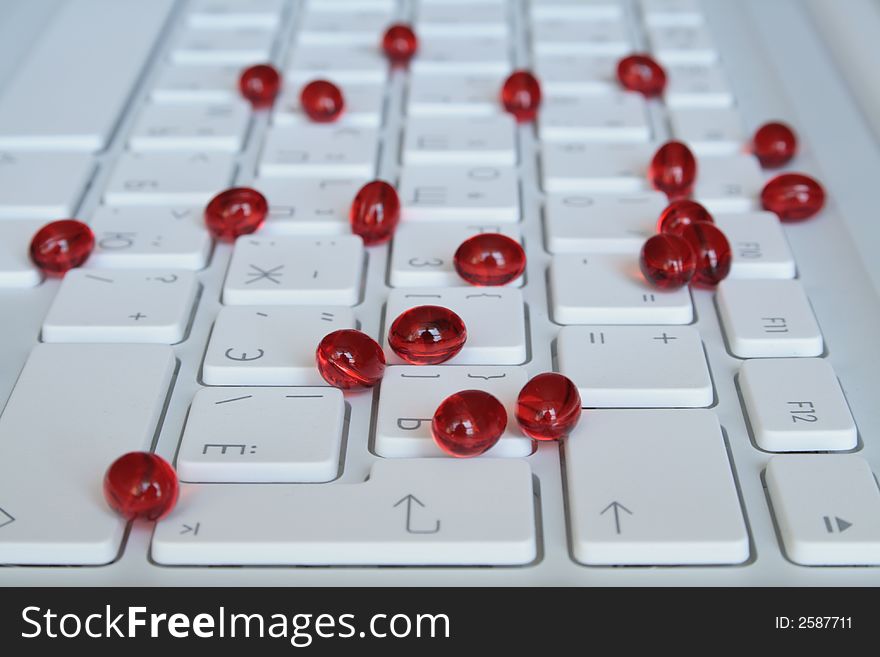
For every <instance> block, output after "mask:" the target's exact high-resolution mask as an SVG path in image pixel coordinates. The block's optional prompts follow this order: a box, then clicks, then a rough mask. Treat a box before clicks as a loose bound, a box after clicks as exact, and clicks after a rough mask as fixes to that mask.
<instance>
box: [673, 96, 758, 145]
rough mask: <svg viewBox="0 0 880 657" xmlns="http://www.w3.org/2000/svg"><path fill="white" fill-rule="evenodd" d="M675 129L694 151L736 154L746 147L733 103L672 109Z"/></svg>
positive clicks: (678, 137)
mask: <svg viewBox="0 0 880 657" xmlns="http://www.w3.org/2000/svg"><path fill="white" fill-rule="evenodd" d="M669 120H670V122H671V123H672V133H673V134H674V135H675V138H676V139H677V140H679V141H683V142H685V143H687V145H688V146H689V147H690V149H691V151H693V153H694V155H697V156H701V155H708V156H712V155H736V154H737V153H740V152H742V151H743V149H744V148H745V143H746V138H745V136H744V134H743V129H742V123H741V121H740V116H739V112H738V111H737V110H735V109H733V108H730V107H716V108H698V109H692V108H687V109H684V108H682V109H672V108H670V110H669Z"/></svg>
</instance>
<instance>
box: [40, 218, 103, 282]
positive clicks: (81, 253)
mask: <svg viewBox="0 0 880 657" xmlns="http://www.w3.org/2000/svg"><path fill="white" fill-rule="evenodd" d="M94 248H95V234H94V233H93V232H92V229H91V228H89V227H88V226H87V225H86V224H84V223H83V222H81V221H77V220H76V219H59V220H58V221H53V222H51V223H48V224H46V225H45V226H43V227H42V228H40V230H38V231H37V232H36V234H35V235H34V237H33V239H31V249H30V250H31V260H32V261H33V263H34V264H35V265H36V266H37V267H39V268H40V269H42V270H43V271H44V272H46V273H49V274H64V273H65V272H66V271H68V270H70V269H73V268H74V267H79V266H80V265H81V264H83V263H84V262H85V261H86V260H88V258H89V255H91V253H92V250H93V249H94Z"/></svg>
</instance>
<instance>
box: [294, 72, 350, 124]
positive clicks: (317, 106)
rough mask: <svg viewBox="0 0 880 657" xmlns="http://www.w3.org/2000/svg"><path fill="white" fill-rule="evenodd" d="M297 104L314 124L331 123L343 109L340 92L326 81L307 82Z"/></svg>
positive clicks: (343, 104) (343, 102)
mask: <svg viewBox="0 0 880 657" xmlns="http://www.w3.org/2000/svg"><path fill="white" fill-rule="evenodd" d="M299 102H300V106H301V107H302V109H303V112H305V113H306V116H308V117H309V118H310V119H311V120H312V121H314V122H316V123H331V122H333V121H335V120H336V119H338V118H339V117H340V115H341V114H342V110H343V109H345V99H344V98H343V96H342V91H340V89H339V87H337V86H336V85H335V84H333V83H332V82H328V81H327V80H313V81H312V82H309V83H308V84H307V85H306V86H304V87H303V88H302V91H301V92H300V95H299Z"/></svg>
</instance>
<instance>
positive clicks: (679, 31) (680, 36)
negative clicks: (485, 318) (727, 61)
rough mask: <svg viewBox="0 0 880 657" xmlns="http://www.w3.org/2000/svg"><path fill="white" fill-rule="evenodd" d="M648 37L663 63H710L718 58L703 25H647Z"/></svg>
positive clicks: (652, 48)
mask: <svg viewBox="0 0 880 657" xmlns="http://www.w3.org/2000/svg"><path fill="white" fill-rule="evenodd" d="M648 39H649V40H650V42H651V50H652V51H653V52H654V54H655V55H656V56H657V58H658V59H659V60H660V61H661V62H663V63H664V64H711V63H712V62H715V61H716V60H717V59H718V51H717V50H716V49H715V44H714V43H713V42H712V37H711V36H709V30H708V28H707V27H706V26H704V25H648Z"/></svg>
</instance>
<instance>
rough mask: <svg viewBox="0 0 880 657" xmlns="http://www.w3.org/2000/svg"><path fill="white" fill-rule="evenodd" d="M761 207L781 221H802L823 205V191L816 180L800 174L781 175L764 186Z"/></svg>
mask: <svg viewBox="0 0 880 657" xmlns="http://www.w3.org/2000/svg"><path fill="white" fill-rule="evenodd" d="M761 205H763V206H764V209H765V210H770V212H775V213H776V214H777V215H778V216H779V218H780V219H781V220H782V221H803V220H804V219H809V218H810V217H812V216H813V215H814V214H816V213H817V212H819V210H821V209H822V206H824V205H825V190H824V189H823V188H822V185H821V184H819V182H818V181H817V180H814V179H813V178H810V177H809V176H805V175H804V174H802V173H783V174H782V175H780V176H776V177H775V178H773V179H771V180H769V181H768V182H767V184H766V185H764V190H763V191H762V192H761Z"/></svg>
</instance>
